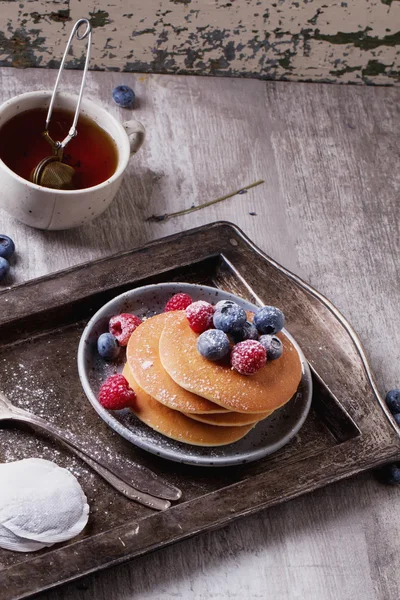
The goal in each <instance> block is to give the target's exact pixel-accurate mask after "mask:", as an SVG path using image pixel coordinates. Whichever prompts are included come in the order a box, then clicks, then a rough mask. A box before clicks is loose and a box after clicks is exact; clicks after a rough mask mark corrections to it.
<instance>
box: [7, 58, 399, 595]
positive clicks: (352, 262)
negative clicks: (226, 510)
mask: <svg viewBox="0 0 400 600" xmlns="http://www.w3.org/2000/svg"><path fill="white" fill-rule="evenodd" d="M54 76H55V73H54V72H53V71H44V70H26V71H18V70H13V69H2V70H0V84H1V85H0V98H2V99H7V98H8V97H11V96H13V95H15V94H17V93H21V92H23V91H26V90H28V89H47V88H51V87H52V85H53V82H54ZM79 80H80V75H79V73H77V72H69V73H68V76H67V77H66V78H65V81H66V83H65V84H64V85H65V89H68V91H75V90H76V89H78V86H79ZM122 82H124V83H127V84H130V85H132V87H134V89H135V91H136V92H137V95H138V106H137V108H136V109H135V110H134V111H133V112H131V111H124V110H123V109H118V108H117V107H116V106H115V105H113V104H112V100H111V90H112V89H113V87H114V86H115V85H116V84H119V83H122ZM87 96H88V97H91V98H92V99H94V100H98V101H101V102H102V103H103V104H106V105H107V106H108V107H109V109H110V111H112V112H113V114H115V115H116V116H119V117H120V118H121V119H127V118H131V116H132V115H133V116H135V117H137V118H138V119H139V120H141V121H142V122H143V123H144V125H145V126H146V128H147V130H148V136H147V142H146V144H145V146H144V148H143V150H142V151H141V152H140V153H139V154H138V155H137V156H136V157H135V158H134V160H133V161H132V164H131V165H130V167H129V171H128V173H127V177H126V178H125V182H124V184H123V187H122V189H121V192H120V193H119V195H118V198H117V199H116V201H115V202H114V203H113V205H112V206H111V207H110V209H109V210H108V211H107V212H106V213H105V214H104V215H103V216H102V217H100V218H99V219H98V220H96V221H94V222H93V223H92V224H90V225H88V226H86V227H82V228H79V229H75V230H71V231H68V232H40V231H36V230H32V229H29V228H27V227H25V226H23V225H21V224H18V223H16V222H15V221H14V220H13V219H11V218H10V217H8V215H6V214H5V213H4V212H0V230H1V232H3V233H6V234H8V235H11V236H12V237H13V238H14V240H15V242H16V244H17V249H18V252H17V256H16V259H15V261H14V264H13V269H12V274H11V275H10V276H9V277H8V278H7V281H6V282H5V285H10V284H12V283H18V282H22V281H25V280H27V279H30V278H33V277H36V276H39V275H42V274H45V273H49V272H52V271H55V270H58V269H61V268H64V267H68V266H72V265H75V264H78V263H80V262H84V261H86V260H91V259H94V258H98V257H101V256H106V255H108V254H110V253H113V252H117V251H120V250H127V249H129V248H131V247H133V246H137V245H140V244H143V243H146V242H147V241H149V240H152V239H156V238H158V237H161V236H164V235H168V234H171V233H175V232H178V231H181V230H184V229H188V228H190V227H194V226H197V225H200V224H204V223H208V222H212V221H215V220H219V219H222V220H230V221H233V222H235V223H237V224H238V225H239V226H240V227H241V228H242V229H243V230H244V231H245V232H246V233H247V234H248V235H249V237H251V238H252V239H253V241H254V242H255V243H256V244H258V245H259V246H260V247H261V248H262V249H263V250H264V251H266V252H267V253H268V254H269V255H270V256H272V257H273V258H275V259H276V260H278V261H279V262H281V263H282V264H283V265H284V266H286V267H288V268H289V269H291V270H293V271H295V272H296V273H297V274H299V275H301V276H302V277H304V278H305V279H306V280H307V281H309V282H310V283H311V284H312V285H314V286H315V287H316V288H317V289H319V290H320V291H321V292H322V293H324V294H325V295H327V296H328V297H329V298H330V299H331V300H332V301H333V302H334V303H335V304H336V305H337V306H338V307H339V308H340V309H341V310H342V311H343V313H344V314H345V316H346V317H347V318H348V319H349V320H350V322H351V323H352V324H353V326H354V328H355V329H356V331H357V332H358V334H359V335H360V337H361V339H362V341H363V343H364V345H365V348H366V351H367V354H368V356H369V358H370V362H371V366H372V368H373V370H374V372H375V375H376V377H377V380H378V383H379V385H380V388H381V390H382V392H383V391H385V389H386V388H387V389H389V388H391V387H394V386H396V385H400V373H399V370H398V365H399V362H400V350H399V348H400V320H399V308H398V306H399V302H398V298H399V293H400V285H399V279H398V274H397V272H398V264H399V259H400V242H399V239H400V236H399V220H398V192H399V175H398V173H399V156H398V155H399V142H398V140H399V134H400V120H399V108H398V106H399V98H400V92H399V90H398V89H394V88H392V89H388V88H373V89H372V88H362V89H361V88H356V87H354V86H349V87H344V86H333V85H331V86H328V85H318V84H313V85H311V84H298V83H296V84H292V83H277V82H268V83H265V82H259V81H252V80H246V81H243V80H236V79H205V78H201V77H197V78H194V77H193V78H191V77H173V76H160V75H153V76H147V75H143V76H139V75H131V74H124V75H121V74H115V73H90V74H89V78H88V89H87ZM259 178H263V179H264V180H265V183H264V184H263V185H261V186H259V187H257V188H254V189H253V190H251V191H249V192H248V193H247V194H243V195H240V196H235V197H234V198H232V199H230V200H227V201H226V202H223V203H220V204H218V205H216V206H213V207H209V208H207V209H205V210H202V211H198V212H195V213H193V214H190V215H187V216H184V217H180V218H176V219H171V220H168V221H165V222H161V223H149V222H147V221H146V218H147V217H148V216H150V215H151V214H159V213H161V214H162V213H164V212H166V211H168V212H171V211H174V210H180V209H182V208H186V207H188V206H190V205H191V204H192V203H194V204H197V203H200V202H203V201H206V200H210V199H213V198H216V197H218V196H220V195H222V194H224V193H227V192H230V191H233V190H235V189H239V188H240V187H242V186H243V185H246V184H248V183H251V182H253V181H256V180H257V179H259ZM252 212H255V213H256V215H253V216H252V215H250V214H249V213H252ZM1 285H2V284H0V289H1ZM398 506H399V490H396V489H393V488H387V487H384V486H381V485H380V484H378V483H377V482H376V481H375V479H374V478H373V476H372V475H365V476H362V477H358V478H356V479H354V480H351V481H347V482H342V483H340V484H336V485H334V486H331V487H330V488H327V489H325V490H320V491H318V492H316V493H313V494H312V495H310V496H308V497H304V498H301V499H298V500H295V501H292V502H291V503H289V504H287V505H284V506H280V507H276V508H273V509H271V510H269V511H266V512H264V513H262V514H259V515H256V516H254V517H251V518H247V519H244V520H242V521H240V522H238V523H235V524H233V525H231V526H229V527H228V528H226V529H224V530H221V531H218V532H213V533H209V534H206V535H204V536H202V537H200V538H198V539H195V540H189V541H187V542H184V543H181V544H179V545H178V546H175V547H171V548H167V549H164V550H162V551H160V552H157V553H156V554H153V555H150V556H146V557H143V558H141V559H139V560H136V561H134V562H133V563H131V564H130V565H126V566H121V567H118V568H116V569H113V570H111V571H108V572H106V573H101V574H98V575H95V576H91V577H88V578H86V579H85V580H84V582H82V583H77V584H71V585H70V586H67V587H66V588H64V589H60V590H55V591H52V592H48V593H46V594H43V596H42V597H43V598H46V599H48V600H50V599H51V600H61V599H63V600H78V599H79V600H80V599H81V598H85V599H88V598H89V599H92V598H93V599H96V600H102V599H106V598H107V599H111V600H120V599H122V598H127V599H131V598H135V599H140V600H142V599H143V600H144V599H146V600H147V599H150V598H151V599H152V600H153V599H157V598H163V599H164V598H165V599H167V600H168V599H169V598H171V599H172V598H193V599H195V600H206V599H209V598H211V599H222V598H228V597H229V598H236V597H237V598H255V599H256V598H271V599H272V598H276V597H279V598H282V600H292V599H293V598H308V599H311V600H314V599H315V600H316V599H318V600H331V599H332V600H333V599H335V600H338V599H339V600H347V599H348V598H349V597H353V598H356V599H361V598H362V599H366V600H370V599H371V600H372V599H377V600H397V598H399V597H400V582H399V579H398V576H397V572H398V552H399V542H398V539H399V530H400V516H399V515H400V511H399V510H398Z"/></svg>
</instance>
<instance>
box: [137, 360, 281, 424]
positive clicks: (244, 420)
mask: <svg viewBox="0 0 400 600" xmlns="http://www.w3.org/2000/svg"><path fill="white" fill-rule="evenodd" d="M126 369H129V372H130V373H131V376H132V377H133V375H132V371H131V368H130V366H129V363H126ZM223 410H224V412H223V413H206V414H198V413H196V414H195V413H182V414H184V415H186V416H187V417H189V418H192V419H195V420H196V421H200V422H201V423H207V424H208V425H218V426H221V427H225V426H228V427H230V426H232V427H238V426H240V425H250V424H255V423H257V422H258V421H261V420H262V419H265V418H266V417H269V415H270V414H271V413H272V412H273V411H271V410H270V411H267V412H263V413H254V414H250V413H249V414H245V413H239V412H232V411H230V410H226V409H223Z"/></svg>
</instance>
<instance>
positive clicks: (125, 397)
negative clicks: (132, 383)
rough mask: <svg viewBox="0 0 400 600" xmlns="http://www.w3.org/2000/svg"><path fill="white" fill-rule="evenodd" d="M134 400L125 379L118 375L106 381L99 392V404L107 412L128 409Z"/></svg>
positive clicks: (134, 395) (133, 395)
mask: <svg viewBox="0 0 400 600" xmlns="http://www.w3.org/2000/svg"><path fill="white" fill-rule="evenodd" d="M135 400H136V394H135V392H134V391H133V390H132V389H131V388H130V387H129V383H128V381H127V380H126V379H125V377H124V376H123V375H120V374H119V373H116V374H115V375H111V376H110V377H109V378H108V379H106V381H105V382H104V383H103V385H102V386H101V388H100V391H99V402H100V404H101V405H102V406H103V407H104V408H107V409H108V410H121V409H122V408H128V407H129V406H132V404H133V403H134V402H135Z"/></svg>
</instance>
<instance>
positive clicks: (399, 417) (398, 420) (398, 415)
mask: <svg viewBox="0 0 400 600" xmlns="http://www.w3.org/2000/svg"><path fill="white" fill-rule="evenodd" d="M393 417H394V420H395V421H396V423H397V425H398V426H399V427H400V413H396V414H395V415H393Z"/></svg>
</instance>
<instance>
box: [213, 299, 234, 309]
mask: <svg viewBox="0 0 400 600" xmlns="http://www.w3.org/2000/svg"><path fill="white" fill-rule="evenodd" d="M233 304H236V302H234V301H233V300H220V301H219V302H217V304H216V305H215V310H221V309H222V308H224V306H232V305H233Z"/></svg>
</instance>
